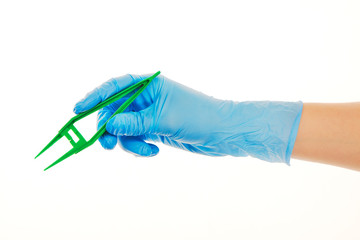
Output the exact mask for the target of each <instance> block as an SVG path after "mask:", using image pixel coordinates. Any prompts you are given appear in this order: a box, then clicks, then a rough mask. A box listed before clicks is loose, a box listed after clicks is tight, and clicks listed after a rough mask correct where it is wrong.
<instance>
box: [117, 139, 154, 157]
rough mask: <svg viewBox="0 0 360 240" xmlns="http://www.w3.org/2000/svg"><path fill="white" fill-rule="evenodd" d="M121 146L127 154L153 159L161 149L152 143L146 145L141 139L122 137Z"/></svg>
mask: <svg viewBox="0 0 360 240" xmlns="http://www.w3.org/2000/svg"><path fill="white" fill-rule="evenodd" d="M119 145H120V147H121V148H122V149H124V150H125V151H126V152H129V153H132V154H134V155H135V156H141V157H152V156H155V155H157V154H158V153H159V148H158V147H157V146H156V145H154V144H151V143H146V142H145V141H144V140H142V139H141V137H134V136H120V137H119Z"/></svg>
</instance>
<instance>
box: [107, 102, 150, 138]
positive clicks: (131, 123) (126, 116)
mask: <svg viewBox="0 0 360 240" xmlns="http://www.w3.org/2000/svg"><path fill="white" fill-rule="evenodd" d="M151 113H152V108H151V107H150V108H146V109H144V110H141V111H139V112H125V113H120V114H117V115H115V116H114V117H113V118H111V119H110V120H109V122H108V123H107V124H106V131H108V132H109V133H110V134H112V135H116V136H140V135H144V134H147V133H150V132H151V128H152V124H151V123H152V119H151V115H152V114H151Z"/></svg>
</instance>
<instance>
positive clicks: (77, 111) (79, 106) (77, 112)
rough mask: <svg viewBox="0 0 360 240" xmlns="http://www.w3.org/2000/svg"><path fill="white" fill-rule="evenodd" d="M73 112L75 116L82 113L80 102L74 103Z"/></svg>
mask: <svg viewBox="0 0 360 240" xmlns="http://www.w3.org/2000/svg"><path fill="white" fill-rule="evenodd" d="M73 111H74V113H75V114H79V113H81V111H82V102H78V103H76V104H75V106H74V110H73Z"/></svg>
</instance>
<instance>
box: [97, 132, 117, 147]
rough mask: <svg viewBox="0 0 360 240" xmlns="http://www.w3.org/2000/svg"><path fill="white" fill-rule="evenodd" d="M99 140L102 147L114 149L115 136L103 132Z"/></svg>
mask: <svg viewBox="0 0 360 240" xmlns="http://www.w3.org/2000/svg"><path fill="white" fill-rule="evenodd" d="M99 142H100V144H101V146H102V147H103V148H104V149H106V150H111V149H114V147H115V146H116V144H117V137H115V136H113V135H110V134H108V133H104V135H102V136H101V137H100V138H99Z"/></svg>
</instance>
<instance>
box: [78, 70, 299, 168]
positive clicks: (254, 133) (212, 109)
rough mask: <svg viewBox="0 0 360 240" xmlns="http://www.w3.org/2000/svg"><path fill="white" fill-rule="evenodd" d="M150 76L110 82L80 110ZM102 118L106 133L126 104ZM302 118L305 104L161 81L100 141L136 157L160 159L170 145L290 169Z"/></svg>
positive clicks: (112, 108)
mask: <svg viewBox="0 0 360 240" xmlns="http://www.w3.org/2000/svg"><path fill="white" fill-rule="evenodd" d="M149 76H151V74H149V75H142V76H138V75H125V76H122V77H118V78H113V79H110V80H109V81H107V82H105V83H104V84H102V85H101V86H100V87H98V88H96V89H95V90H93V91H92V92H90V93H89V94H88V95H87V96H86V97H85V98H84V99H82V100H81V101H80V102H78V103H77V104H76V105H75V108H74V112H75V113H76V114H78V113H80V112H83V111H85V110H88V109H90V108H92V107H94V106H95V105H97V104H98V103H100V102H101V101H103V100H105V99H107V98H108V97H110V96H112V95H113V94H115V93H117V92H119V91H121V90H122V89H124V88H126V87H128V86H130V85H133V84H135V83H137V82H139V81H141V80H143V79H145V78H147V77H149ZM123 102H124V100H123V99H122V100H119V101H118V102H115V103H113V104H111V105H108V106H107V107H105V108H103V109H102V110H100V111H99V113H98V128H99V127H101V126H102V125H103V124H104V123H105V122H106V121H107V120H108V119H109V117H110V116H111V115H112V114H113V113H114V112H115V111H116V109H117V108H118V107H119V106H120V105H121V103H123ZM301 112H302V102H270V101H259V102H234V101H224V100H219V99H215V98H213V97H210V96H207V95H205V94H203V93H201V92H198V91H195V90H193V89H190V88H188V87H186V86H183V85H181V84H179V83H177V82H174V81H171V80H170V79H168V78H166V77H164V76H162V75H159V76H158V77H156V78H155V79H154V80H153V81H152V82H151V83H150V85H149V86H148V87H147V88H146V89H145V90H144V92H142V93H141V95H139V96H138V97H137V98H136V100H135V101H134V102H133V103H132V104H131V105H130V106H129V107H128V109H127V112H124V113H120V114H117V115H116V116H114V117H113V118H112V119H110V121H109V122H108V123H107V125H106V131H107V132H106V133H105V134H104V135H103V136H102V137H101V138H100V139H99V141H100V143H101V145H102V146H103V147H104V148H105V149H112V148H114V147H115V145H116V144H117V142H119V145H120V146H121V147H122V148H123V149H124V150H125V151H128V152H130V153H133V154H135V155H138V156H154V155H156V154H157V153H158V152H159V148H158V147H157V146H156V145H154V144H151V143H147V141H150V142H163V143H164V144H167V145H170V146H173V147H177V148H181V149H184V150H188V151H191V152H195V153H200V154H205V155H209V156H224V155H231V156H248V155H250V156H252V157H255V158H259V159H262V160H266V161H270V162H286V163H288V164H289V161H290V156H291V152H292V149H293V146H294V143H295V139H296V135H297V131H298V126H299V122H300V117H301Z"/></svg>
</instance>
